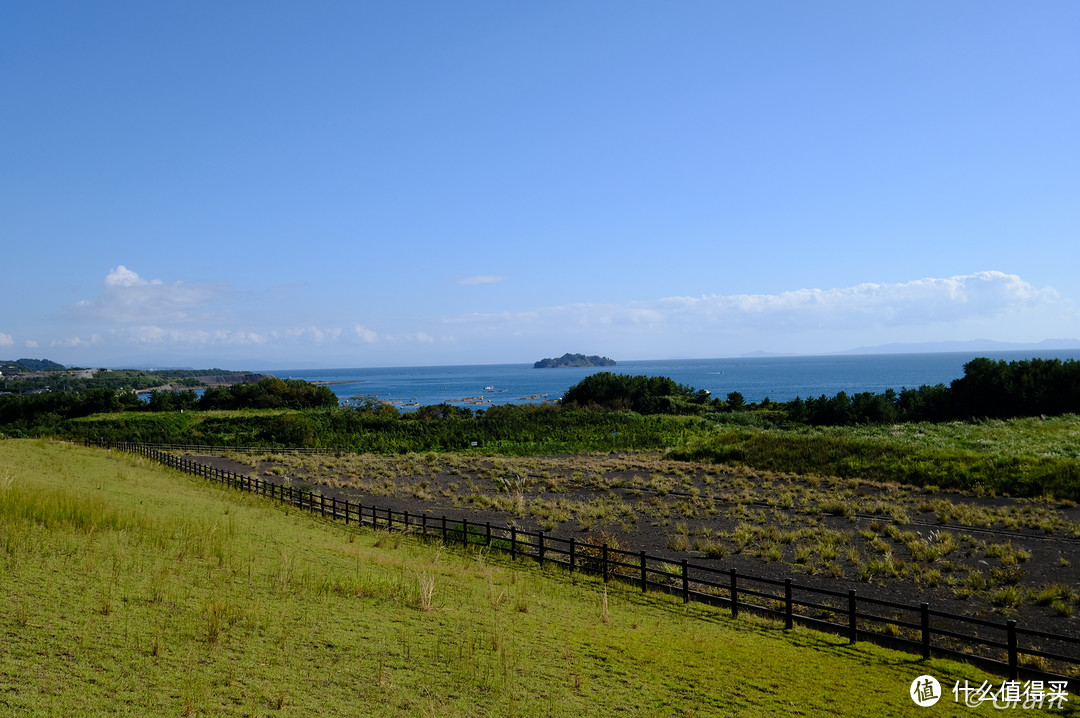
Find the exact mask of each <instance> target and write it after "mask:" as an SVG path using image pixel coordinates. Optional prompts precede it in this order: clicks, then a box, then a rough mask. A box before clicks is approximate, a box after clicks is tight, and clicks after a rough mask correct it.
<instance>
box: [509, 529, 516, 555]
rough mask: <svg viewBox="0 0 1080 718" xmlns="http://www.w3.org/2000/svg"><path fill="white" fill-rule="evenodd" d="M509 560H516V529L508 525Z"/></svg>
mask: <svg viewBox="0 0 1080 718" xmlns="http://www.w3.org/2000/svg"><path fill="white" fill-rule="evenodd" d="M510 560H511V561H516V560H517V527H516V526H514V525H513V524H511V525H510Z"/></svg>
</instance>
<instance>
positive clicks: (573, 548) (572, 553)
mask: <svg viewBox="0 0 1080 718" xmlns="http://www.w3.org/2000/svg"><path fill="white" fill-rule="evenodd" d="M576 553H577V541H575V540H574V537H573V536H571V537H570V573H573V572H574V559H575V558H577V556H576Z"/></svg>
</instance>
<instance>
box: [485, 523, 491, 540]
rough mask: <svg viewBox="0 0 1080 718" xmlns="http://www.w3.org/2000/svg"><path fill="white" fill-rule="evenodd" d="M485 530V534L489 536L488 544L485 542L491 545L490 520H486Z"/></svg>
mask: <svg viewBox="0 0 1080 718" xmlns="http://www.w3.org/2000/svg"><path fill="white" fill-rule="evenodd" d="M484 531H485V535H486V536H487V544H485V545H487V546H490V545H491V522H490V521H485V522H484Z"/></svg>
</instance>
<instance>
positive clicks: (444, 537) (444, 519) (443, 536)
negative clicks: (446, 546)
mask: <svg viewBox="0 0 1080 718" xmlns="http://www.w3.org/2000/svg"><path fill="white" fill-rule="evenodd" d="M442 542H443V543H446V514H443V517H442Z"/></svg>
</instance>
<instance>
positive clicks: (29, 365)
mask: <svg viewBox="0 0 1080 718" xmlns="http://www.w3.org/2000/svg"><path fill="white" fill-rule="evenodd" d="M63 368H64V365H63V364H57V363H56V362H54V361H52V360H50V359H4V360H0V372H4V374H18V373H21V372H32V371H57V370H61V369H63Z"/></svg>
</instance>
